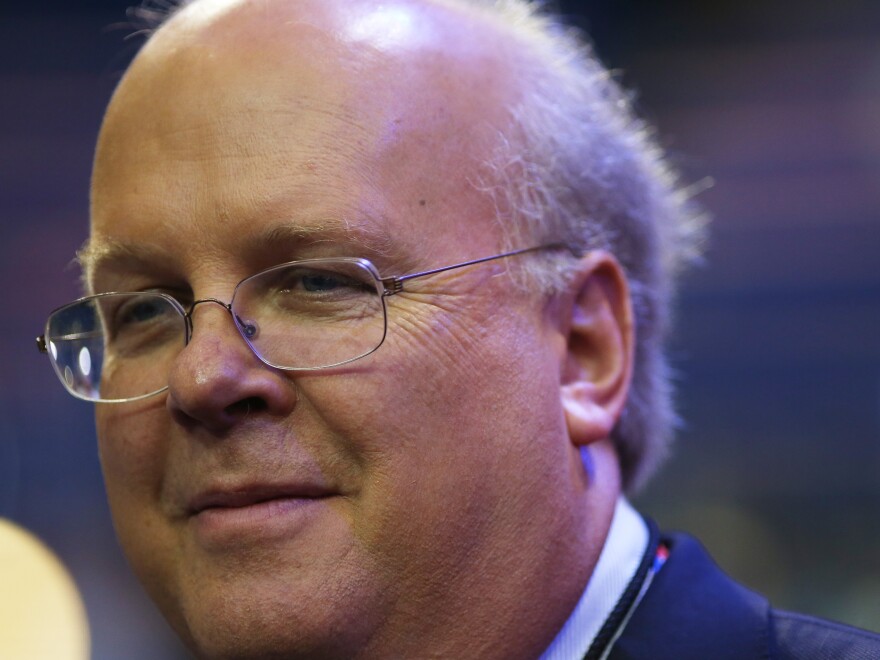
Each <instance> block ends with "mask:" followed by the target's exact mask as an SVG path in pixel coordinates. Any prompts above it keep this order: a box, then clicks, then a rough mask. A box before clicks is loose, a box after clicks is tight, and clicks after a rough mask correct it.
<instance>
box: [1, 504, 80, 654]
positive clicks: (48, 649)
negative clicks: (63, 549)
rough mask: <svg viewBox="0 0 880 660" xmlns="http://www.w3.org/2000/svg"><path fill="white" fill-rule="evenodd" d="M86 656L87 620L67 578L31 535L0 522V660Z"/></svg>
mask: <svg viewBox="0 0 880 660" xmlns="http://www.w3.org/2000/svg"><path fill="white" fill-rule="evenodd" d="M88 657H89V625H88V620H87V618H86V611H85V608H84V607H83V603H82V601H81V600H80V597H79V593H78V591H77V589H76V585H75V584H74V582H73V580H72V579H71V577H70V575H69V574H68V573H67V571H66V570H65V568H64V567H63V566H62V565H61V562H60V561H58V559H57V558H56V557H55V555H53V554H52V552H51V551H50V550H49V549H48V548H47V547H46V546H45V545H43V544H42V543H41V542H40V541H39V540H38V539H37V538H36V537H35V536H33V535H32V534H30V533H29V532H27V531H25V530H23V529H22V528H20V527H18V526H16V525H14V524H12V523H11V522H9V521H7V520H3V519H0V658H3V660H42V659H44V658H45V659H46V660H49V659H51V660H84V659H86V658H88Z"/></svg>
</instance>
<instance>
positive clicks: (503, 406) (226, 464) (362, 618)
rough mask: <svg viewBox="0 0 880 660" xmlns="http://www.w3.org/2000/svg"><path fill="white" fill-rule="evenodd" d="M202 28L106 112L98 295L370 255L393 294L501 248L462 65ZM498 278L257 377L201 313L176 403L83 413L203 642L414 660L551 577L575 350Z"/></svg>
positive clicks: (137, 533)
mask: <svg viewBox="0 0 880 660" xmlns="http://www.w3.org/2000/svg"><path fill="white" fill-rule="evenodd" d="M252 13H257V14H258V12H252ZM181 18H182V17H181ZM212 20H213V21H214V22H213V23H210V24H209V25H208V26H207V27H204V26H202V27H201V28H199V29H200V30H201V31H198V30H197V31H195V32H193V31H187V30H185V29H183V28H182V27H181V26H182V25H184V24H185V23H184V22H183V21H181V25H176V24H174V25H172V26H170V28H167V29H166V30H165V31H164V32H162V33H160V34H159V35H158V36H157V37H156V39H155V40H154V41H153V42H152V43H151V44H150V45H149V46H148V49H147V50H146V51H145V52H144V53H143V54H142V56H141V58H140V59H139V61H138V62H137V63H136V64H135V66H134V68H133V70H132V72H130V74H129V77H128V79H127V80H126V81H125V82H124V83H123V85H122V87H121V89H120V91H119V93H118V94H117V96H116V98H115V100H114V102H113V104H112V106H111V109H110V111H109V112H108V117H107V120H106V123H105V126H104V128H103V130H102V137H101V142H100V145H99V151H98V156H97V159H96V167H95V178H94V184H93V228H92V233H93V235H92V241H93V245H94V246H95V255H97V258H96V261H95V263H94V266H93V269H92V272H91V273H90V279H91V283H92V286H93V288H94V290H95V291H96V292H100V291H112V290H142V289H150V290H160V291H165V292H169V293H171V294H172V295H174V296H176V297H178V298H179V299H181V301H182V302H183V303H184V305H185V306H186V305H187V304H188V303H191V302H192V301H193V300H194V299H201V298H217V299H220V300H223V301H228V300H229V299H230V297H231V295H232V291H233V288H234V287H235V285H236V284H237V283H238V282H239V281H240V280H241V279H243V278H245V277H247V276H249V275H251V274H253V273H255V272H258V271H260V270H262V269H265V268H267V267H270V266H272V265H275V264H278V263H282V262H285V261H290V260H293V259H300V258H303V259H305V258H312V257H325V256H359V257H367V258H369V259H371V260H372V261H373V262H374V263H375V265H376V266H377V268H378V269H379V271H380V273H382V274H383V275H394V274H403V273H406V272H412V271H415V270H421V269H427V268H431V267H437V266H443V265H447V264H451V263H455V262H459V261H464V260H467V259H471V258H476V257H481V256H487V255H490V254H494V253H496V252H498V251H499V241H498V235H497V232H496V231H495V229H494V226H493V224H492V215H493V209H492V205H491V204H490V203H489V201H488V200H487V199H486V198H485V197H484V196H483V194H482V193H479V192H477V191H476V190H475V188H474V186H473V181H472V179H471V177H472V175H474V174H475V173H476V167H475V162H476V159H477V156H475V152H474V148H479V147H480V146H487V145H488V143H489V141H490V137H489V136H490V135H491V130H488V129H486V127H485V126H484V124H486V123H491V122H493V121H495V120H496V119H497V118H495V117H493V116H492V114H491V112H490V113H488V114H485V115H482V117H483V119H482V120H477V119H475V117H474V116H472V114H470V113H472V111H473V110H474V108H472V107H471V105H472V104H473V103H474V102H473V101H470V100H468V97H467V95H466V94H463V93H462V91H461V89H460V87H461V84H460V83H459V82H456V81H455V80H454V78H455V76H448V77H447V78H446V79H440V78H436V77H435V78H432V77H431V76H432V71H433V68H434V67H437V66H441V65H442V66H447V65H448V66H454V65H455V62H452V63H440V64H437V63H436V62H433V63H431V64H424V65H420V64H419V59H418V58H413V64H412V67H411V70H410V69H400V70H398V69H395V68H394V67H395V63H394V61H393V57H392V58H386V57H385V56H384V55H376V58H375V61H367V60H366V59H365V58H361V59H357V58H358V52H359V51H358V50H357V46H356V45H355V46H352V44H351V43H347V42H346V40H345V39H344V38H343V37H340V36H339V35H340V34H341V33H340V32H339V31H338V30H337V31H336V32H335V35H336V36H334V37H328V36H327V34H326V32H325V31H322V30H320V29H317V28H314V27H310V26H304V25H299V26H295V27H294V28H291V30H292V32H289V33H287V34H283V35H281V36H279V34H278V33H275V32H273V30H274V29H276V28H275V27H273V26H276V25H277V24H279V23H280V22H283V20H284V17H277V16H273V17H268V18H267V17H261V16H259V15H257V16H253V15H249V14H247V13H246V12H244V13H242V12H238V14H235V13H233V14H232V15H229V16H225V17H224V16H221V17H220V18H215V19H212ZM328 20H329V19H328ZM333 20H337V19H333ZM193 23H195V21H193ZM255 30H262V33H261V34H263V37H262V38H256V37H254V34H253V32H254V31H255ZM255 43H258V44H259V47H258V48H255V47H254V45H253V44H255ZM292 44H293V45H292ZM434 59H436V56H434ZM484 91H485V92H486V94H485V95H484V97H483V98H484V100H485V99H486V98H488V99H489V100H491V99H492V95H493V94H502V93H503V91H501V90H491V89H489V90H484ZM499 121H500V120H499ZM474 145H476V147H474ZM523 247H525V246H523ZM105 248H106V249H105ZM506 267H507V264H505V263H504V260H502V261H497V262H491V263H488V264H484V265H480V266H476V267H471V268H466V269H463V270H461V271H454V272H451V273H445V274H440V275H437V276H433V277H431V278H426V279H424V280H419V281H418V282H413V283H412V286H411V287H408V288H409V289H411V290H410V291H408V292H403V293H401V294H399V295H396V296H393V297H391V298H388V301H387V302H388V317H389V332H388V337H387V339H386V340H385V343H384V345H383V346H382V347H381V348H380V349H379V351H378V352H377V353H375V354H373V355H372V356H369V357H367V358H365V359H363V360H361V361H358V362H356V363H353V364H352V365H350V366H349V367H346V368H342V369H335V370H328V371H318V372H312V373H308V374H305V373H298V374H291V373H285V372H281V371H277V370H274V369H271V368H269V367H266V366H265V365H263V364H262V363H261V362H260V361H259V360H258V359H257V358H256V357H255V356H254V355H253V353H251V352H250V350H249V349H248V347H247V346H246V344H245V343H244V341H243V340H242V339H241V337H240V336H239V335H238V333H237V332H236V330H235V328H234V327H233V324H232V321H231V319H230V316H229V314H228V313H227V312H225V311H224V310H223V309H222V308H220V307H219V306H216V305H200V306H199V307H198V308H197V311H196V312H195V313H194V319H193V321H194V332H193V336H192V340H191V341H190V343H189V345H188V346H187V347H186V348H184V349H183V350H182V352H181V353H180V355H179V357H178V358H177V359H176V361H175V363H174V365H173V367H172V372H171V374H170V378H169V385H170V388H169V391H168V393H167V395H165V394H163V395H160V396H157V397H154V398H152V399H148V400H146V401H141V402H133V403H126V404H112V405H110V404H102V405H98V406H97V427H98V436H99V444H100V455H101V461H102V466H103V470H104V474H105V480H106V486H107V491H108V496H109V499H110V504H111V508H112V512H113V517H114V521H115V524H116V527H117V531H118V534H119V537H120V540H121V542H122V545H123V548H124V550H125V552H126V554H127V555H128V557H129V558H130V561H131V563H132V565H133V567H134V569H135V571H136V572H137V574H138V576H139V578H140V579H141V581H142V582H143V583H144V584H145V586H146V588H147V589H148V590H149V592H150V594H151V596H152V597H153V598H154V599H155V600H156V601H157V603H158V604H159V606H160V608H161V609H162V610H163V612H164V613H165V615H166V617H167V618H168V619H169V620H170V621H171V623H172V625H174V627H175V628H176V629H177V630H178V632H179V633H180V634H181V635H182V636H183V637H184V638H185V639H186V640H187V641H188V643H189V644H190V645H192V646H194V647H195V648H197V649H199V651H200V652H201V653H204V654H206V655H218V654H219V655H226V654H228V655H229V656H230V657H232V656H236V655H239V654H240V655H242V656H244V655H248V654H250V655H255V656H260V657H270V656H271V654H272V653H277V654H279V655H285V654H291V655H292V654H293V653H292V652H293V650H297V651H300V652H304V653H305V652H314V653H318V654H321V653H329V654H335V655H338V656H342V657H352V656H354V655H356V652H363V653H365V654H368V653H369V652H370V651H371V650H373V651H377V650H378V649H383V648H384V649H386V650H387V649H389V648H396V649H397V650H398V651H399V652H400V654H401V656H402V655H406V646H405V645H406V644H407V643H409V641H411V642H413V643H416V642H421V643H429V642H430V640H431V639H432V636H434V637H440V636H441V635H442V634H444V633H443V631H444V630H445V631H446V634H448V632H449V630H451V629H454V628H455V626H456V625H457V624H456V621H457V620H458V617H459V616H461V615H462V614H463V613H465V612H467V611H468V608H473V607H474V600H475V599H477V600H479V599H483V600H484V601H485V602H484V603H483V605H485V604H486V603H491V600H492V599H494V598H498V599H499V602H502V603H503V602H504V598H505V592H504V590H505V589H506V588H507V587H503V586H500V585H504V584H508V585H509V584H511V583H516V580H513V581H512V580H511V576H516V575H519V574H525V573H526V571H525V568H526V567H527V566H530V565H542V564H545V563H547V560H548V558H549V557H551V556H552V554H553V553H555V552H556V548H555V547H554V541H553V539H556V538H562V537H563V536H565V534H566V531H567V530H570V528H571V527H572V526H573V525H574V524H575V521H574V520H572V518H571V516H572V515H574V514H569V513H568V511H569V510H573V509H574V508H575V507H573V506H568V505H567V503H566V502H560V501H559V494H558V492H556V490H558V489H555V486H550V485H556V484H563V483H568V482H571V481H572V480H573V479H576V477H575V476H573V475H574V473H573V472H572V470H571V465H572V455H573V454H574V450H573V449H572V447H570V446H569V445H568V443H567V442H566V441H565V435H566V432H565V426H564V420H563V415H562V412H561V409H560V404H559V400H558V398H559V397H558V388H559V373H560V363H561V361H562V355H563V353H564V346H562V345H561V344H560V341H559V336H558V332H557V328H556V324H555V323H553V322H552V320H550V314H549V312H548V311H547V310H546V309H545V308H544V305H543V304H542V302H541V301H540V300H539V299H538V298H537V297H536V296H532V295H528V294H525V293H522V292H520V291H519V290H517V289H515V288H514V287H512V286H511V283H510V280H509V278H508V275H507V274H506V273H505V272H504V269H505V268H506ZM548 484H549V485H548ZM569 536H570V534H569ZM534 577H535V579H537V580H540V579H543V578H544V577H545V576H537V575H536V576H534ZM528 579H531V578H528V577H524V578H522V580H528ZM534 588H536V589H539V588H540V586H539V585H535V587H534ZM490 607H491V605H490ZM490 611H491V610H490ZM497 612H498V610H497V609H496V613H497ZM401 631H406V634H404V633H402V632H401ZM408 640H409V641H408ZM393 645H397V646H396V647H394V646H393ZM412 648H416V647H412Z"/></svg>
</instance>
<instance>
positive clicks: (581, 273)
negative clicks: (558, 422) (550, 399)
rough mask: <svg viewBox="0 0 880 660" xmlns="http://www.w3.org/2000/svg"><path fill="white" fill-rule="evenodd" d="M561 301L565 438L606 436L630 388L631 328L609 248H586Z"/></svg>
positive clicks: (622, 282)
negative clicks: (565, 342)
mask: <svg viewBox="0 0 880 660" xmlns="http://www.w3.org/2000/svg"><path fill="white" fill-rule="evenodd" d="M563 303H564V304H563V305H562V308H561V310H560V311H561V312H562V313H563V314H564V315H565V316H564V317H563V319H562V320H563V322H564V323H565V324H564V325H563V326H562V327H563V328H565V329H566V331H567V350H566V355H565V361H564V364H563V365H562V379H561V385H560V395H561V399H562V407H563V411H564V413H565V420H566V424H567V426H568V434H569V438H570V439H571V442H572V444H574V445H576V446H581V447H582V446H585V445H588V444H590V443H592V442H595V441H597V440H601V439H603V438H607V437H609V436H610V434H611V430H612V429H613V428H614V425H615V424H616V423H617V420H618V419H619V418H620V415H621V413H622V412H623V407H624V405H625V403H626V398H627V395H628V393H629V385H630V379H631V377H632V365H633V351H634V344H633V341H634V329H633V315H632V304H631V301H630V297H629V287H628V286H627V281H626V276H625V275H624V273H623V268H622V267H621V266H620V264H619V263H618V261H617V260H616V259H615V258H614V257H613V256H612V255H611V254H609V253H608V252H604V251H596V252H590V253H588V254H587V255H585V256H584V257H583V258H582V259H581V262H580V266H579V268H578V273H577V276H576V277H575V278H574V279H573V280H572V282H571V285H570V287H569V288H568V290H567V291H566V294H565V296H564V299H563Z"/></svg>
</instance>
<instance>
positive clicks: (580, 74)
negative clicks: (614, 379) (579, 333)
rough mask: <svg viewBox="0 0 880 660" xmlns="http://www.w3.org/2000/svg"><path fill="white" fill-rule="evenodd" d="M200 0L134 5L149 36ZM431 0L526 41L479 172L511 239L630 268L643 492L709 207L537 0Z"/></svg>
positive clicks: (562, 269)
mask: <svg viewBox="0 0 880 660" xmlns="http://www.w3.org/2000/svg"><path fill="white" fill-rule="evenodd" d="M192 1H193V0H146V1H145V3H144V5H143V6H142V7H141V8H140V9H137V10H134V11H133V12H132V13H131V16H132V18H134V19H136V20H139V21H140V27H142V28H144V29H143V32H146V33H148V34H150V33H152V32H153V31H154V30H155V29H156V27H157V26H158V25H159V24H161V23H163V22H164V21H165V20H167V18H168V17H169V16H170V15H171V14H173V13H175V12H176V11H177V10H179V9H181V8H182V7H183V6H186V5H188V4H191V2H192ZM431 1H433V2H435V3H436V4H440V5H445V6H450V7H453V8H460V9H466V10H470V11H473V12H476V13H478V14H481V15H483V16H484V17H486V18H487V19H488V21H489V23H490V24H491V25H494V26H495V27H497V29H499V30H501V31H502V32H505V33H507V34H509V35H510V36H511V37H512V38H513V39H515V40H517V41H518V42H519V43H521V44H522V45H523V52H524V53H525V56H523V57H522V58H521V61H520V62H517V66H519V71H518V72H517V75H518V76H519V77H520V79H521V80H522V82H523V85H521V88H522V90H524V91H523V92H522V95H521V96H520V98H519V99H518V101H517V102H516V103H515V105H514V106H513V107H512V108H510V109H509V110H510V113H511V118H512V122H511V126H512V127H513V128H512V129H511V131H510V134H499V136H498V140H497V148H496V149H495V150H494V152H493V153H492V154H491V155H490V157H489V158H488V159H487V161H486V162H485V163H483V168H482V171H483V172H484V174H485V176H484V177H481V180H480V181H479V182H476V185H478V186H479V187H480V188H482V189H484V190H486V192H487V193H489V194H491V195H492V197H493V200H494V202H495V205H496V208H497V209H498V214H497V215H498V221H499V223H500V224H501V228H502V231H503V234H504V236H505V241H506V243H507V246H506V247H507V248H508V249H516V248H520V247H523V246H526V245H538V244H546V243H565V244H567V245H569V246H571V247H572V248H575V249H576V250H581V251H587V250H595V249H604V250H607V251H608V252H611V253H612V254H614V255H615V256H616V257H617V259H618V261H619V262H620V263H621V265H622V267H623V269H624V271H625V273H626V276H627V279H628V282H629V287H630V294H631V298H632V305H633V311H634V317H635V335H636V346H635V364H634V369H633V380H632V386H631V390H630V393H629V397H628V399H627V403H626V406H625V409H624V411H623V414H622V416H621V418H620V420H619V421H618V423H617V425H616V426H615V428H614V430H613V432H612V439H613V441H614V443H615V446H616V449H617V452H618V456H619V459H620V464H621V470H622V478H623V486H624V488H625V490H626V491H627V492H634V491H636V490H638V488H639V487H640V486H642V485H643V484H644V482H645V481H646V480H647V478H648V477H649V476H650V475H651V474H652V473H653V472H654V471H655V470H656V469H657V467H658V466H659V464H660V463H661V462H662V459H663V458H664V456H665V455H666V454H667V451H668V447H669V444H670V441H671V438H672V434H673V430H674V428H675V426H676V425H677V421H678V420H677V417H676V415H675V412H674V410H673V406H672V386H671V374H670V369H669V367H668V364H667V360H666V355H665V352H664V342H665V338H666V335H667V332H668V328H669V325H670V307H671V298H672V295H673V293H674V287H675V282H676V279H677V277H678V275H679V274H680V272H681V271H682V269H683V267H684V266H686V265H687V264H688V263H690V262H692V261H693V260H695V259H696V258H698V257H699V254H700V248H701V245H702V239H703V235H704V229H705V218H704V217H703V216H702V215H701V214H700V212H699V208H698V207H697V206H696V205H695V204H693V203H692V202H691V197H692V195H691V193H690V192H689V191H688V190H687V189H685V188H682V187H680V186H679V184H678V176H677V174H676V173H675V172H674V170H673V169H672V168H671V167H670V166H669V164H668V163H667V161H666V159H665V155H664V153H663V151H662V150H661V149H660V148H659V147H658V146H657V144H656V143H655V141H654V138H653V135H652V132H651V130H650V128H649V127H648V126H647V125H646V124H645V123H644V122H642V121H640V120H639V119H638V118H637V117H636V116H635V114H634V113H633V110H632V107H631V103H630V99H629V97H628V96H627V95H626V94H625V93H624V91H623V90H622V89H621V87H620V86H619V85H618V84H617V83H616V82H615V80H614V79H613V78H612V77H611V75H610V73H609V72H608V71H607V70H606V69H605V68H604V67H603V66H602V65H601V64H600V63H599V61H598V60H597V59H596V57H595V56H594V54H593V52H592V50H591V48H590V47H589V45H588V44H587V43H586V41H585V39H584V38H583V36H582V35H580V34H579V33H578V32H576V31H575V30H573V29H572V28H569V27H567V26H565V25H564V24H563V23H562V22H561V21H560V20H558V19H557V18H555V17H553V16H552V15H551V14H549V13H547V12H544V11H542V7H541V5H540V3H539V2H535V1H530V0H431ZM530 262H531V265H529V266H526V268H527V269H528V270H527V277H528V278H529V281H530V283H531V284H533V285H537V286H538V287H539V288H540V289H541V290H543V291H545V292H546V293H552V292H555V291H558V290H560V289H561V287H562V286H564V284H565V282H566V281H567V278H568V277H569V276H570V274H571V272H572V271H573V268H572V266H573V264H572V262H571V259H570V258H569V259H568V260H567V261H560V260H552V259H550V260H544V261H542V260H538V259H535V260H530Z"/></svg>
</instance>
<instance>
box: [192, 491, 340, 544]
mask: <svg viewBox="0 0 880 660" xmlns="http://www.w3.org/2000/svg"><path fill="white" fill-rule="evenodd" d="M336 496H337V494H336V493H332V492H330V491H328V490H326V489H323V488H317V487H304V486H249V487H245V488H234V489H217V490H208V491H204V492H202V493H200V494H199V495H197V496H195V497H194V498H192V500H191V501H190V502H189V504H188V506H187V517H188V520H189V523H190V525H191V526H192V528H193V530H194V532H195V534H196V537H197V539H198V540H199V541H200V543H201V544H202V545H203V546H205V547H208V548H211V547H213V548H225V547H228V546H229V544H230V543H241V542H242V541H244V540H247V541H256V540H260V541H261V542H265V541H266V540H267V539H270V538H272V537H287V536H290V535H292V534H295V533H297V532H298V531H299V530H300V529H301V528H302V527H303V526H304V525H305V524H307V523H308V521H309V520H310V519H311V518H313V517H314V516H316V515H319V513H320V512H321V511H322V510H323V509H324V508H325V507H326V505H327V503H328V502H329V500H331V499H332V498H333V497H336Z"/></svg>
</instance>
